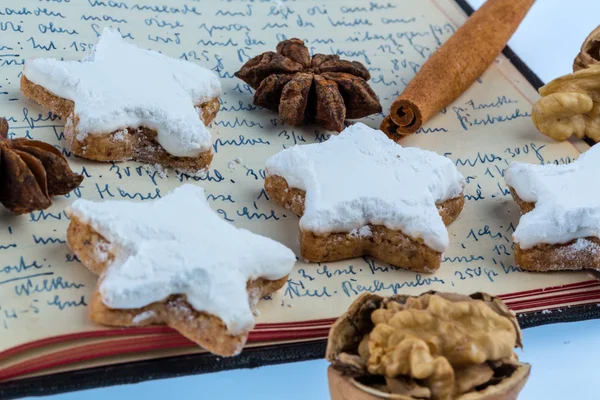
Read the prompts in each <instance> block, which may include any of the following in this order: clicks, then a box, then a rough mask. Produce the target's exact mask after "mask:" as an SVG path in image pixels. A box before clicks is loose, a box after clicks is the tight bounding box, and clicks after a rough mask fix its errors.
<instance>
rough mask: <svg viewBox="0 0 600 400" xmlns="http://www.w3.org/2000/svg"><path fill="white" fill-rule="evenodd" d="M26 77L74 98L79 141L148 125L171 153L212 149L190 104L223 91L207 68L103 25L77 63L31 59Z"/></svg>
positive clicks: (190, 154) (194, 153)
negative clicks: (147, 47) (139, 44)
mask: <svg viewBox="0 0 600 400" xmlns="http://www.w3.org/2000/svg"><path fill="white" fill-rule="evenodd" d="M23 73H24V74H25V76H26V77H27V79H29V80H30V81H32V82H33V83H35V84H38V85H40V86H43V87H44V88H46V89H47V90H49V91H50V92H52V93H54V94H55V95H57V96H59V97H62V98H65V99H68V100H72V101H73V102H75V114H76V115H77V116H78V117H79V124H78V125H77V129H78V131H79V133H78V136H77V137H78V139H80V140H81V139H82V138H85V136H86V135H88V134H93V133H105V132H113V131H117V130H121V129H124V128H128V127H129V128H133V129H136V128H139V127H142V126H144V127H147V128H150V129H154V130H156V131H157V132H158V137H157V141H158V142H159V143H160V145H161V146H162V147H163V148H164V149H165V150H166V151H167V152H169V153H170V154H172V155H174V156H178V157H194V156H197V155H198V154H200V153H201V152H204V151H206V150H208V149H210V148H211V144H212V141H211V136H210V132H209V131H208V129H207V128H206V127H205V126H204V124H203V123H202V121H201V120H200V119H199V118H198V112H197V111H196V110H195V108H194V105H198V104H200V103H203V102H206V101H208V100H210V99H212V98H215V97H218V96H219V95H220V94H221V84H220V83H219V79H218V78H217V76H216V75H215V74H214V73H213V72H212V71H210V70H208V69H206V68H203V67H201V66H199V65H196V64H194V63H192V62H187V61H182V60H177V59H174V58H169V57H166V56H164V55H162V54H160V53H157V52H155V51H149V50H144V49H141V48H139V47H136V46H134V45H132V44H129V43H126V42H125V41H124V40H123V38H122V37H121V34H120V33H119V32H117V31H114V30H110V29H105V30H104V32H103V33H102V36H100V39H99V40H98V43H97V44H96V46H95V47H94V50H93V52H92V53H91V54H90V55H88V56H86V57H85V58H84V59H82V60H81V61H60V60H54V59H45V58H40V59H32V60H28V61H27V62H26V63H25V69H24V72H23Z"/></svg>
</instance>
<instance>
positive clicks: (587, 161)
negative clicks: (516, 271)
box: [506, 145, 600, 271]
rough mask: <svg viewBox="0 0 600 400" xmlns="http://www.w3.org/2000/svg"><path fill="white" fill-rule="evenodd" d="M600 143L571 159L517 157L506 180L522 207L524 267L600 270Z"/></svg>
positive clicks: (519, 254)
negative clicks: (534, 161) (527, 160)
mask: <svg viewBox="0 0 600 400" xmlns="http://www.w3.org/2000/svg"><path fill="white" fill-rule="evenodd" d="M599 170H600V146H598V145H596V146H594V147H592V148H591V149H589V150H588V151H587V152H585V153H584V154H582V155H581V156H580V157H579V158H578V159H577V160H576V161H574V162H572V163H571V164H568V165H553V164H548V165H533V164H524V163H520V162H515V163H513V164H512V165H511V166H510V167H509V168H508V170H507V171H506V183H507V185H508V186H509V187H510V190H511V193H512V195H513V198H514V199H515V201H516V202H517V204H518V205H519V207H520V208H521V212H522V214H524V215H523V216H522V217H521V220H520V221H519V225H518V226H517V228H516V229H515V232H514V233H513V240H514V244H515V246H514V247H515V259H516V262H517V264H518V265H519V266H520V267H521V268H524V269H527V270H532V271H549V270H565V269H574V270H578V269H584V268H592V269H598V270H600V239H599V238H600V187H599V186H598V185H597V184H596V182H597V179H598V171H599Z"/></svg>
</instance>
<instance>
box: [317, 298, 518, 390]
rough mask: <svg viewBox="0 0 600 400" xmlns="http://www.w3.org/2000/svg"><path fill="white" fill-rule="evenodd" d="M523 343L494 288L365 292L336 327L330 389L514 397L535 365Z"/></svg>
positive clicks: (329, 350)
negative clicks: (526, 360) (464, 292)
mask: <svg viewBox="0 0 600 400" xmlns="http://www.w3.org/2000/svg"><path fill="white" fill-rule="evenodd" d="M520 346H521V331H520V329H519V325H518V322H517V319H516V317H515V315H514V313H513V312H511V311H510V310H509V309H508V308H507V307H506V306H505V305H504V303H502V301H500V300H499V299H497V298H494V297H491V296H489V295H486V294H480V293H478V294H474V295H471V296H461V295H456V294H449V293H436V292H428V293H425V294H423V295H421V296H417V297H410V296H392V297H390V298H382V297H379V296H376V295H372V294H366V295H363V296H361V297H359V298H358V299H357V300H356V301H355V302H354V303H353V304H352V306H350V309H349V310H348V312H347V313H346V314H344V315H343V316H342V317H340V318H339V319H338V320H337V321H336V323H335V324H334V325H333V326H332V328H331V331H330V334H329V342H328V345H327V353H326V357H327V359H328V360H329V361H331V363H332V364H331V367H330V371H329V380H330V382H329V383H330V392H331V396H332V398H333V399H334V400H336V399H340V400H341V399H346V398H357V399H378V398H392V399H399V400H400V399H402V400H410V399H431V400H455V399H461V400H463V399H464V400H466V399H469V400H487V399H500V398H502V399H516V396H517V395H518V393H519V392H520V390H521V388H522V387H523V385H524V384H525V382H526V380H527V377H528V375H529V370H530V366H529V365H528V364H523V363H519V362H518V359H517V356H516V354H515V353H514V350H513V349H514V348H515V347H520ZM353 390H354V391H355V392H352V391H353Z"/></svg>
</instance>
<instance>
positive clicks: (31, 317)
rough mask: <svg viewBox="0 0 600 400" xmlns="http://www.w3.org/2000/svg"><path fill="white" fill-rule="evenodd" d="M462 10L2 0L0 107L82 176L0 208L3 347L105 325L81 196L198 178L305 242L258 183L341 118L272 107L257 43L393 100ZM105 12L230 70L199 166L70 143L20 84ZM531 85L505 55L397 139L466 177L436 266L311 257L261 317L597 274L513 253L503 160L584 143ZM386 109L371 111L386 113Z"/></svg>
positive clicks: (244, 211)
mask: <svg viewBox="0 0 600 400" xmlns="http://www.w3.org/2000/svg"><path fill="white" fill-rule="evenodd" d="M465 18H466V17H465V15H464V13H463V12H462V11H461V10H460V9H459V8H458V7H457V6H456V5H455V4H454V3H453V1H452V0H435V1H434V0H423V1H419V2H415V1H412V0H396V1H390V2H386V1H370V2H368V1H343V2H342V1H329V2H325V1H323V2H316V1H301V0H299V1H259V0H257V1H243V0H239V1H238V0H227V1H218V2H217V1H197V0H196V1H192V0H187V1H185V0H177V1H169V2H166V1H165V2H162V3H161V2H160V0H149V1H144V0H129V1H126V0H45V1H42V0H39V1H38V0H23V1H19V2H2V4H1V5H0V32H1V34H0V115H3V116H5V117H6V118H7V119H8V120H9V123H10V135H11V136H12V137H28V138H33V139H37V140H44V141H47V142H50V143H52V144H53V145H55V146H56V147H57V148H58V149H60V150H61V151H62V152H63V154H65V155H66V156H67V157H68V159H69V162H70V163H71V166H72V167H73V169H74V170H75V171H77V172H80V173H82V174H84V175H85V180H84V181H83V184H82V186H81V187H80V188H79V189H77V190H75V191H74V192H72V193H71V194H69V195H67V196H62V197H57V198H54V204H53V206H52V207H51V208H49V209H48V210H45V211H39V212H33V213H31V214H29V215H23V216H18V217H16V216H12V215H11V214H10V213H8V212H7V211H0V339H1V340H0V351H3V350H6V349H9V348H12V347H14V346H17V345H20V344H23V343H27V342H31V341H35V340H39V339H43V338H46V337H50V336H57V335H65V334H72V333H77V332H85V331H93V330H99V329H105V328H103V327H100V326H98V325H95V324H93V323H91V322H89V321H88V318H87V310H86V308H87V307H86V306H87V304H88V302H89V300H90V294H91V292H92V290H93V289H94V286H95V284H96V278H95V277H94V276H93V275H92V274H91V273H89V272H88V271H87V269H86V268H85V267H84V266H83V265H81V264H80V263H79V261H78V260H77V258H76V257H75V256H74V255H73V254H72V253H71V252H70V251H69V249H68V247H67V245H66V244H65V232H66V229H67V226H68V223H69V221H68V218H67V217H66V215H65V213H64V209H65V207H67V206H68V205H69V204H70V203H71V202H73V201H74V200H76V199H78V198H86V199H92V200H121V199H128V200H129V199H131V200H135V201H141V202H143V201H150V200H152V199H156V198H159V197H161V196H163V195H164V194H166V193H167V192H169V191H170V190H171V189H173V188H175V187H177V186H178V185H180V184H182V183H194V184H197V185H200V186H202V187H204V188H205V189H206V190H207V193H209V195H208V199H209V200H210V203H211V205H212V207H213V208H214V210H215V211H216V212H217V213H218V214H219V215H220V216H221V217H222V218H223V219H224V220H227V221H230V222H231V223H232V224H235V225H236V226H238V227H243V228H247V229H249V230H251V231H253V232H255V233H258V234H262V235H266V236H269V237H272V238H273V239H276V240H278V241H280V242H282V243H284V244H285V245H287V246H289V247H290V248H292V249H293V250H294V251H295V252H296V254H297V255H298V256H299V255H300V253H299V246H298V218H297V217H296V216H294V215H292V214H291V213H290V212H289V211H286V210H284V209H282V208H280V207H278V206H276V205H275V204H274V203H272V202H271V201H269V199H268V197H267V195H266V193H265V192H264V191H263V190H262V187H263V183H264V178H265V170H264V160H265V159H266V158H267V157H269V156H271V155H273V154H275V153H276V152H278V151H280V150H282V149H284V148H287V147H290V146H293V145H303V144H307V143H316V142H322V141H324V140H327V138H328V137H329V135H330V133H329V132H326V131H325V130H323V129H322V128H320V127H317V126H314V125H305V126H299V127H297V126H287V125H282V124H281V123H280V122H279V120H278V116H277V115H276V114H275V113H273V112H270V111H267V110H262V109H259V108H257V107H256V106H254V105H252V96H253V90H252V89H251V88H249V87H248V86H247V85H246V84H244V82H242V81H240V80H238V79H236V78H235V77H234V76H233V73H234V72H235V71H237V70H238V69H239V68H240V66H241V65H242V64H243V63H244V62H246V61H247V60H248V59H249V58H251V57H253V56H255V55H257V54H259V53H262V52H264V51H268V50H274V49H275V46H276V44H277V43H278V42H279V41H280V40H282V39H284V38H291V37H300V38H302V39H303V40H305V42H306V43H307V45H308V47H309V49H310V51H311V53H319V52H320V53H333V54H338V55H340V56H341V57H343V58H347V59H350V60H356V61H360V62H362V63H363V64H365V65H366V66H367V67H368V68H369V70H370V72H371V75H372V79H371V81H370V84H371V85H372V87H373V89H374V90H375V92H376V93H377V94H378V95H379V96H380V99H381V103H382V105H383V108H384V110H386V111H387V110H388V109H389V106H390V104H391V102H392V101H393V100H394V98H395V97H396V96H398V94H399V93H401V92H402V90H403V88H404V87H405V86H406V84H407V82H409V81H410V79H411V78H412V77H413V76H414V74H415V73H416V72H417V71H418V70H419V68H420V66H421V65H422V64H423V63H424V62H425V60H426V59H427V58H428V57H429V56H430V55H431V54H432V52H433V51H435V50H436V48H438V47H439V46H440V45H441V44H442V43H443V42H444V41H445V40H447V39H448V38H449V37H450V36H451V35H452V34H453V32H454V31H455V29H456V27H457V26H459V25H460V24H462V23H463V22H464V20H465ZM107 26H111V27H113V28H116V29H119V31H120V32H121V34H122V35H123V36H124V37H125V38H127V40H129V41H131V42H134V43H136V44H137V45H139V46H141V47H144V48H150V49H154V50H157V51H160V52H163V53H164V54H167V55H169V56H172V57H176V58H181V59H185V60H188V61H190V62H194V63H198V64H200V65H203V66H206V67H208V68H211V69H212V70H214V71H215V72H216V73H217V74H218V75H219V76H220V78H221V82H222V85H223V96H222V98H221V101H222V104H221V110H220V112H219V114H218V115H217V118H216V120H215V122H213V124H212V128H211V130H212V133H213V139H214V146H213V148H214V152H215V157H214V161H213V163H212V165H211V166H210V168H209V169H208V170H207V172H206V173H205V174H204V175H202V176H200V177H189V176H185V175H177V174H176V173H175V172H173V171H168V176H166V177H165V176H162V175H161V174H160V173H158V172H157V171H154V170H152V169H151V168H147V167H145V166H143V165H141V164H137V163H134V162H124V163H104V164H102V163H96V162H91V161H87V160H84V159H81V158H77V157H75V156H73V155H71V153H70V152H69V150H68V148H66V147H65V140H64V121H62V120H60V119H58V118H57V117H55V116H53V115H52V114H51V113H49V112H48V111H47V110H45V109H43V108H41V107H39V106H38V105H36V104H33V103H32V102H30V101H28V100H26V99H25V98H24V97H23V95H22V94H21V93H20V91H19V78H20V74H21V71H22V68H23V64H24V62H25V60H26V59H29V58H32V57H53V58H63V59H65V60H77V59H80V58H82V57H83V56H84V55H85V54H87V53H88V52H89V51H90V49H91V48H92V47H93V45H94V43H95V42H96V40H97V37H98V35H99V34H100V32H101V31H102V29H103V28H104V27H107ZM536 96H537V94H536V92H535V90H534V89H533V88H532V87H531V86H530V85H529V84H528V83H527V82H526V80H525V79H524V78H523V76H522V75H521V74H520V73H519V72H518V71H516V69H515V68H514V67H513V66H512V65H511V64H510V62H509V61H508V60H507V59H506V58H504V57H503V56H501V57H499V58H498V60H497V62H496V64H495V65H494V66H492V67H491V68H490V69H489V70H488V71H487V72H486V73H485V74H484V75H483V76H482V77H481V79H480V80H479V81H478V82H477V83H475V84H474V85H473V87H472V88H471V89H470V90H469V91H468V92H467V93H465V94H464V95H463V96H462V97H461V98H459V99H458V100H457V101H456V102H455V103H454V104H453V105H452V106H450V107H448V108H447V109H446V110H444V111H443V112H442V113H441V114H440V115H438V116H437V117H435V118H434V119H433V120H432V121H431V122H430V123H429V124H427V126H426V127H425V128H423V129H422V130H421V131H419V132H418V133H417V134H415V135H413V136H411V137H408V138H406V139H405V140H403V141H402V145H404V146H418V147H421V148H424V149H430V150H435V151H437V152H438V153H440V154H443V155H445V156H447V157H449V158H450V159H452V160H453V161H454V162H455V163H456V165H457V166H458V168H459V169H460V170H461V172H462V173H463V174H464V175H465V177H466V178H467V182H468V184H467V187H466V190H465V197H466V200H467V201H466V205H465V208H464V210H463V212H462V214H461V216H460V217H459V219H458V220H457V221H456V222H454V223H453V224H452V225H451V226H450V227H449V234H450V239H451V240H450V242H451V245H450V249H449V250H448V251H447V252H446V254H445V255H444V263H443V264H442V267H441V269H440V270H439V271H438V272H437V273H435V274H431V275H425V274H417V273H414V272H409V271H405V270H402V269H397V268H394V267H390V266H388V265H384V264H381V263H380V262H378V261H376V260H374V259H370V258H365V259H353V260H346V261H342V262H336V263H328V264H319V263H316V264H315V263H305V262H303V261H302V260H300V261H298V264H297V266H296V268H295V269H294V271H293V272H292V273H291V275H290V277H289V281H288V282H287V284H286V285H285V287H284V288H283V289H282V290H281V291H280V292H278V293H277V294H275V295H273V296H272V297H271V298H269V299H265V300H264V301H262V302H261V303H260V305H259V308H260V312H261V313H260V317H259V318H258V322H260V323H274V322H288V321H302V320H314V319H321V318H331V317H336V316H338V315H340V314H341V313H342V312H343V311H344V310H345V309H346V307H347V306H348V305H349V304H350V303H351V302H352V301H353V300H354V299H355V298H356V297H357V296H358V295H360V294H361V293H364V292H373V293H381V294H383V295H389V294H393V293H410V294H416V293H420V292H423V291H426V290H431V289H435V290H445V291H456V292H461V293H469V292H474V291H486V292H490V293H494V294H500V293H511V292H516V291H522V290H528V289H535V288H543V287H548V286H553V285H559V284H567V283H573V282H580V281H584V280H589V279H591V278H590V276H589V275H588V274H587V273H553V274H541V273H538V274H529V273H525V272H522V271H520V270H519V269H518V268H517V267H516V266H515V265H514V259H513V250H512V241H511V234H512V232H513V230H514V228H515V226H516V225H517V223H518V219H519V212H518V208H517V206H516V205H515V204H514V202H513V201H512V199H511V197H510V194H509V192H508V189H507V187H506V184H505V182H504V179H503V176H504V172H505V169H506V167H507V166H508V165H509V164H510V163H511V162H513V161H515V160H519V161H526V162H530V163H536V164H547V163H555V164H563V163H568V162H570V161H572V160H573V159H575V158H576V157H577V156H578V155H579V154H580V152H579V151H578V150H577V149H576V147H575V146H574V144H572V143H557V142H553V141H551V140H549V139H548V138H546V137H545V136H543V135H541V134H539V133H538V132H537V131H536V129H535V128H534V126H533V125H532V122H531V120H530V114H529V113H530V110H531V105H532V102H533V101H535V99H536ZM382 118H383V115H376V116H372V117H369V118H366V119H364V120H363V121H364V122H365V123H367V124H368V125H370V126H372V127H378V126H379V124H380V122H381V120H382ZM575 145H577V146H579V148H580V150H582V149H583V150H584V149H585V146H583V145H582V144H581V143H575ZM377 178H378V177H376V176H374V177H373V179H377ZM407 190H410V188H407ZM182 212H190V213H191V212H193V210H182ZM231 251H235V249H231Z"/></svg>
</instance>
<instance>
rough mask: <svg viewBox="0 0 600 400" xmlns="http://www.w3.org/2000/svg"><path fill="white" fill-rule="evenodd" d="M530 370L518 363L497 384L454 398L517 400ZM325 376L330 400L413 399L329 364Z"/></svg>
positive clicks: (527, 366) (413, 399)
mask: <svg viewBox="0 0 600 400" xmlns="http://www.w3.org/2000/svg"><path fill="white" fill-rule="evenodd" d="M530 372H531V365H529V364H525V363H519V365H518V366H517V369H516V370H515V371H514V372H513V374H512V375H511V376H510V378H508V379H504V380H503V381H501V382H500V383H498V384H497V385H492V386H488V387H487V388H485V390H483V391H481V392H475V393H467V394H465V395H462V396H460V397H459V398H458V399H456V400H517V397H518V396H519V393H520V392H521V390H522V389H523V386H525V383H526V382H527V379H528V378H529V373H530ZM327 377H328V380H329V394H330V395H331V400H382V399H391V400H415V398H414V397H409V396H403V395H398V394H391V393H384V392H381V391H378V390H376V389H373V388H372V387H370V386H366V385H363V384H361V383H359V382H357V381H356V380H355V379H353V378H352V377H349V376H344V375H343V374H342V373H341V372H340V371H338V370H336V369H335V368H333V367H331V366H330V367H329V368H328V369H327Z"/></svg>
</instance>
